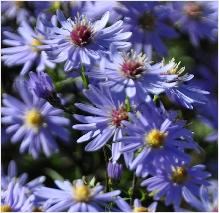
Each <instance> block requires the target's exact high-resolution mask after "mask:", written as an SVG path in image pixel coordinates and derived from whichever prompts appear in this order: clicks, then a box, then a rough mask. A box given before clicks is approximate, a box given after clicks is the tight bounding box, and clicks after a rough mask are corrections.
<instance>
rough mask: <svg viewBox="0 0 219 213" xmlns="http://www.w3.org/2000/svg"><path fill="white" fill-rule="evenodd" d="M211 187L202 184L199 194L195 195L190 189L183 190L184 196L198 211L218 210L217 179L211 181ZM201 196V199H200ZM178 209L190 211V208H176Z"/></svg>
mask: <svg viewBox="0 0 219 213" xmlns="http://www.w3.org/2000/svg"><path fill="white" fill-rule="evenodd" d="M210 184H211V185H210V186H209V187H205V186H201V187H200V192H199V196H198V197H197V196H194V195H193V194H192V193H191V192H190V191H189V190H188V189H185V190H184V191H183V194H184V198H185V200H186V202H187V203H189V204H190V205H191V206H192V207H193V208H195V209H196V210H197V211H201V212H218V194H217V189H218V184H217V181H213V182H212V181H211V182H210ZM199 197H200V199H199ZM175 210H176V211H185V212H189V211H190V210H187V209H182V208H180V207H179V208H176V209H175Z"/></svg>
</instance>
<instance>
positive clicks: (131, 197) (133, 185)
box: [130, 173, 136, 205]
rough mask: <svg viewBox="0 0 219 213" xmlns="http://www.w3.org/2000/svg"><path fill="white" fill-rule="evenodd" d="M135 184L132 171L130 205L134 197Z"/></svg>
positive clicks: (134, 176)
mask: <svg viewBox="0 0 219 213" xmlns="http://www.w3.org/2000/svg"><path fill="white" fill-rule="evenodd" d="M135 184H136V175H135V173H133V178H132V188H131V196H130V205H133V202H134V201H133V199H134V192H135Z"/></svg>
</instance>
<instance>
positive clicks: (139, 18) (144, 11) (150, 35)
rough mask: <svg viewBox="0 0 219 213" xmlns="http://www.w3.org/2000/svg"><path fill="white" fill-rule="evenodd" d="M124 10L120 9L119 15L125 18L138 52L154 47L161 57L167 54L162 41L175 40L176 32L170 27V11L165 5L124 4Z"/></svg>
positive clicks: (152, 3) (154, 3) (150, 3)
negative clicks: (164, 39) (165, 39)
mask: <svg viewBox="0 0 219 213" xmlns="http://www.w3.org/2000/svg"><path fill="white" fill-rule="evenodd" d="M122 4H123V5H124V6H125V7H124V8H119V9H118V13H119V14H122V15H123V16H124V17H125V27H127V30H131V31H132V32H134V33H133V36H132V37H131V42H132V43H133V44H134V47H135V49H136V50H138V51H142V49H143V50H144V52H146V53H147V52H148V46H150V45H152V47H153V48H154V49H155V51H156V52H157V53H158V54H160V55H165V54H167V48H166V47H165V45H164V43H163V41H162V39H163V38H169V39H173V38H175V37H176V36H177V33H176V31H175V30H174V29H173V28H171V27H170V26H168V24H167V21H168V18H169V15H170V14H169V13H168V10H167V9H166V8H165V5H158V2H147V3H145V2H144V3H143V2H141V3H139V2H122Z"/></svg>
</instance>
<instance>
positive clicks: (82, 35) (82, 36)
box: [70, 25, 92, 46]
mask: <svg viewBox="0 0 219 213" xmlns="http://www.w3.org/2000/svg"><path fill="white" fill-rule="evenodd" d="M70 36H71V40H72V41H73V43H74V44H76V45H78V46H84V45H87V44H88V43H89V42H90V41H91V36H92V30H91V29H90V28H89V27H88V26H86V25H78V26H76V27H75V28H74V29H73V31H72V32H71V34H70Z"/></svg>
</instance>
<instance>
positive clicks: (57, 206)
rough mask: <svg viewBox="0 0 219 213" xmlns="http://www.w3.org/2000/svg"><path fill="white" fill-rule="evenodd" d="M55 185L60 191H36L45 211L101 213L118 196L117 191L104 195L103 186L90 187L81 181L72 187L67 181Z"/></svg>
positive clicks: (56, 182) (118, 192)
mask: <svg viewBox="0 0 219 213" xmlns="http://www.w3.org/2000/svg"><path fill="white" fill-rule="evenodd" d="M55 184H56V185H57V186H58V188H60V189H53V188H48V187H43V188H41V189H39V190H37V191H36V196H39V197H41V198H44V199H45V200H46V201H45V204H48V207H47V209H46V211H55V212H58V211H69V212H98V211H102V212H103V211H104V210H105V207H106V205H107V203H109V202H114V201H115V199H116V196H118V195H119V194H120V191H119V190H116V191H111V192H108V193H104V192H103V186H101V185H96V186H95V187H90V186H89V185H86V184H85V183H84V182H83V181H82V180H81V179H78V180H75V181H74V182H73V185H72V184H71V183H70V182H69V181H64V182H61V181H55Z"/></svg>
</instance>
